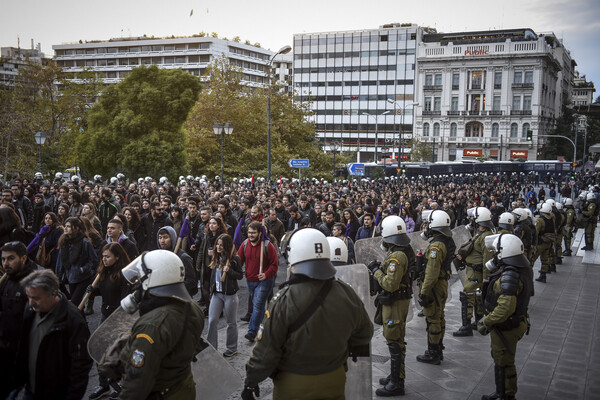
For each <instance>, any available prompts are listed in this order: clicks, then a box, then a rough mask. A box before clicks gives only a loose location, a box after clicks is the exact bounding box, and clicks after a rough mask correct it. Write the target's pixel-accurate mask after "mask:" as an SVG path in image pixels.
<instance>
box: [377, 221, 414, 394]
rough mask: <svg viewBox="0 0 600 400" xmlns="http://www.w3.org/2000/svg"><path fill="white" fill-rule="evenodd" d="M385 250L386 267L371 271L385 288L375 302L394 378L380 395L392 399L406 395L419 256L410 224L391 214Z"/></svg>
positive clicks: (383, 227) (385, 225)
mask: <svg viewBox="0 0 600 400" xmlns="http://www.w3.org/2000/svg"><path fill="white" fill-rule="evenodd" d="M381 236H382V237H383V242H382V248H384V249H385V250H386V259H385V261H384V262H383V264H381V265H379V263H378V262H371V263H370V264H369V265H367V268H369V270H370V271H371V274H372V275H373V278H374V280H375V282H376V283H377V284H378V285H379V286H380V287H381V291H379V292H378V293H379V294H378V295H377V297H376V299H375V302H376V305H377V308H378V310H377V314H376V316H375V323H376V324H379V325H383V336H384V337H385V339H386V343H387V345H388V348H389V351H390V357H391V360H390V366H391V368H390V369H391V371H390V375H389V376H388V377H387V378H382V379H380V380H379V383H380V384H381V385H383V387H382V388H379V389H377V391H376V392H375V393H376V394H377V396H383V397H390V396H401V395H403V394H404V378H405V371H404V369H405V368H404V358H405V356H406V344H405V342H404V335H405V332H406V317H407V315H408V309H409V307H410V299H411V298H412V281H411V276H410V271H409V266H411V265H414V263H415V253H414V250H413V249H412V247H410V239H409V237H408V235H407V234H406V224H405V223H404V220H403V219H402V218H400V217H398V216H395V215H390V216H389V217H387V218H386V219H384V220H383V222H382V223H381Z"/></svg>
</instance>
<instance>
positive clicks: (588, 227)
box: [582, 192, 599, 250]
mask: <svg viewBox="0 0 600 400" xmlns="http://www.w3.org/2000/svg"><path fill="white" fill-rule="evenodd" d="M586 200H587V205H586V207H585V210H584V211H583V216H584V217H585V218H586V222H585V247H583V248H582V250H594V232H595V231H596V224H597V223H598V211H599V209H598V205H597V204H596V195H595V194H594V192H589V193H588V194H587V195H586Z"/></svg>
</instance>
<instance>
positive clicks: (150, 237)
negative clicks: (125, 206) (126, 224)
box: [138, 211, 173, 252]
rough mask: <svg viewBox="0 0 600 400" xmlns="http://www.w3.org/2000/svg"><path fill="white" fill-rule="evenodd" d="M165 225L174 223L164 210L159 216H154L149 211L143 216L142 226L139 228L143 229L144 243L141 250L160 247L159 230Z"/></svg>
mask: <svg viewBox="0 0 600 400" xmlns="http://www.w3.org/2000/svg"><path fill="white" fill-rule="evenodd" d="M164 226H173V223H172V222H171V221H170V220H169V218H167V213H166V212H164V211H163V213H162V214H161V215H159V216H158V218H156V219H154V218H152V214H151V213H148V214H146V215H144V217H143V218H142V226H141V227H140V228H138V229H143V232H144V235H143V238H144V240H143V244H142V245H141V248H140V252H144V251H150V250H156V249H158V243H157V240H156V238H157V237H158V231H159V230H160V228H162V227H164Z"/></svg>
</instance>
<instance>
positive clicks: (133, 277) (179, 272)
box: [119, 250, 204, 399]
mask: <svg viewBox="0 0 600 400" xmlns="http://www.w3.org/2000/svg"><path fill="white" fill-rule="evenodd" d="M122 273H123V276H124V277H125V279H127V281H128V282H129V283H131V284H132V285H133V289H134V292H133V293H132V294H130V295H129V296H127V297H125V298H124V299H123V300H121V306H122V307H123V309H124V310H125V311H127V312H129V313H133V312H135V311H136V310H138V309H139V311H140V318H139V319H138V320H137V321H136V322H135V323H134V324H133V327H132V328H131V332H130V335H129V339H128V341H127V344H126V345H125V347H124V348H123V349H122V350H121V353H120V364H121V366H122V367H123V381H122V391H121V393H120V395H119V398H120V399H146V398H150V397H152V396H156V398H162V397H163V396H165V395H166V394H168V395H169V397H173V398H181V399H194V398H195V396H196V389H195V385H194V380H193V377H192V372H191V362H192V359H193V358H194V356H195V355H196V354H197V353H198V352H199V351H200V350H201V349H202V348H204V341H203V340H202V338H201V337H200V335H201V333H202V329H203V328H204V314H203V312H202V310H201V309H200V306H198V304H197V303H196V302H195V301H192V298H191V297H190V295H189V293H188V291H187V289H186V288H185V285H184V277H185V269H184V266H183V263H182V262H181V259H180V258H179V257H178V256H177V254H175V253H173V252H171V251H167V250H154V251H151V252H147V253H144V254H142V255H141V256H140V257H138V258H136V259H135V260H133V261H132V262H131V263H130V264H129V265H128V266H127V267H125V268H123V270H122Z"/></svg>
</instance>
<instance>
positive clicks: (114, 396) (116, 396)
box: [108, 391, 119, 400]
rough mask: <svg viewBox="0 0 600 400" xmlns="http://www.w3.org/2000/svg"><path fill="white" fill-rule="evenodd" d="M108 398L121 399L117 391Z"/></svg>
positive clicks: (112, 399)
mask: <svg viewBox="0 0 600 400" xmlns="http://www.w3.org/2000/svg"><path fill="white" fill-rule="evenodd" d="M108 398H109V399H110V400H118V399H119V393H118V392H115V391H113V392H112V393H111V394H110V396H108Z"/></svg>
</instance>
